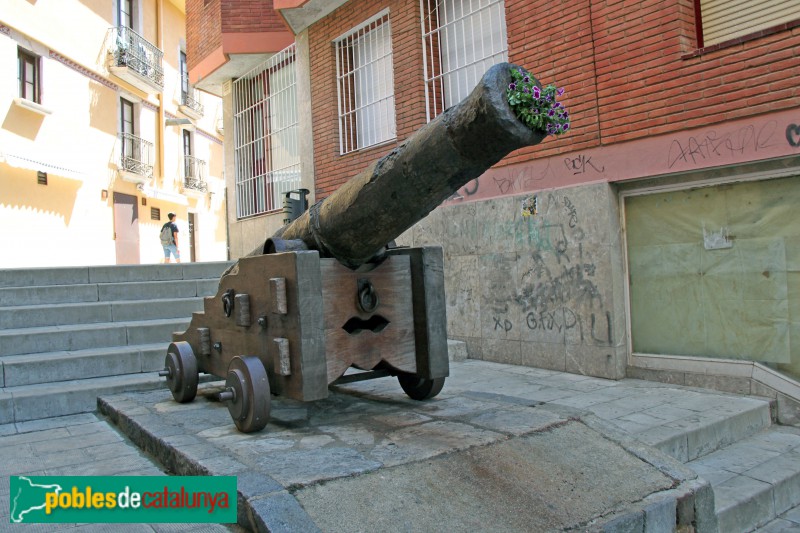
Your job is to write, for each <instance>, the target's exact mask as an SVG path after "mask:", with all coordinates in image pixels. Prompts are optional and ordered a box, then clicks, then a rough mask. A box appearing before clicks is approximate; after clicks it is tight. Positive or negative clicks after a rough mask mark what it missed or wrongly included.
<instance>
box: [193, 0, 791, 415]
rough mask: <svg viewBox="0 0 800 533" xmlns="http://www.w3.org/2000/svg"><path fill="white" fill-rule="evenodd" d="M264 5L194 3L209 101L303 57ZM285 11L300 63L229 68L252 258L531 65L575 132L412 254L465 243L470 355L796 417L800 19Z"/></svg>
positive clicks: (507, 1) (520, 10)
mask: <svg viewBox="0 0 800 533" xmlns="http://www.w3.org/2000/svg"><path fill="white" fill-rule="evenodd" d="M245 4H248V5H249V4H256V6H253V7H250V8H248V7H246V6H245ZM266 4H269V2H224V1H219V0H218V1H211V2H202V1H200V0H188V1H187V24H188V28H187V40H188V51H189V66H190V77H192V80H193V81H197V83H198V86H200V87H201V88H203V80H202V78H203V77H206V79H208V77H211V76H213V73H210V72H211V70H210V69H211V67H209V65H215V64H216V63H214V61H215V60H214V58H215V57H228V58H232V57H234V55H230V54H237V53H243V54H252V53H256V52H257V53H261V54H264V56H263V57H266V56H267V55H270V54H271V53H273V52H277V51H278V49H280V48H282V45H283V44H284V43H285V42H286V41H285V35H284V33H281V31H283V30H276V29H275V28H276V26H274V25H273V23H274V22H275V21H276V20H277V19H276V18H275V13H274V12H268V11H258V9H259V8H260V7H261V6H264V5H266ZM234 5H235V6H236V7H234ZM273 7H274V8H275V9H276V10H277V11H278V13H279V14H280V16H281V17H282V19H283V20H284V22H285V23H286V26H285V27H288V28H290V29H291V33H292V34H294V38H295V41H296V45H295V46H294V47H292V48H290V49H288V51H285V52H284V55H281V56H276V58H277V59H276V58H273V60H272V61H273V62H272V64H270V65H263V66H261V67H258V68H256V69H254V70H252V71H246V69H244V68H242V69H239V70H238V71H236V69H234V68H231V63H233V61H234V59H229V60H228V63H227V64H226V65H227V66H220V67H218V68H217V70H218V71H219V72H221V73H222V74H218V76H217V77H218V78H219V79H221V80H222V83H221V84H220V89H219V91H220V95H222V96H223V98H226V100H225V101H226V105H227V106H228V107H227V108H226V109H228V110H229V111H230V113H229V114H227V115H226V117H225V130H226V133H228V131H229V129H235V130H236V133H235V134H234V135H226V142H229V140H230V141H231V142H232V143H233V144H234V145H235V146H229V147H226V158H227V159H226V169H228V173H227V182H228V191H229V195H228V199H229V202H231V204H230V205H229V213H230V217H231V218H230V220H229V227H230V228H231V242H232V246H233V250H232V251H233V252H234V255H242V254H243V253H246V252H248V251H249V250H250V249H252V248H254V247H255V246H256V245H257V244H258V243H259V241H263V238H264V236H265V234H269V233H271V232H272V231H273V229H274V228H277V227H278V226H279V225H280V221H281V220H282V214H281V213H280V207H279V205H278V204H277V203H276V202H275V200H276V199H277V198H279V197H280V196H281V195H282V194H284V193H285V191H286V190H288V189H287V187H292V188H299V187H301V186H302V187H305V188H308V189H310V190H311V191H312V196H313V197H314V199H315V200H320V199H322V198H324V197H326V196H328V195H329V194H330V193H331V192H332V191H334V190H336V189H337V188H338V187H339V186H341V184H342V183H344V182H345V181H346V180H347V179H348V178H349V177H350V176H352V175H354V174H356V173H357V172H359V171H360V170H361V169H363V168H364V167H365V166H367V165H368V164H369V163H370V162H372V161H374V160H375V159H377V158H379V157H381V156H383V155H385V154H386V153H388V152H389V151H391V149H392V148H394V147H395V146H397V145H398V144H399V143H401V142H402V141H403V140H405V139H406V138H408V136H410V135H411V134H412V133H413V132H414V131H415V130H417V129H418V128H419V127H420V126H422V125H423V124H425V123H426V121H428V120H430V119H431V118H433V116H435V115H436V114H438V113H440V112H441V111H442V110H443V109H444V108H446V107H448V106H450V105H453V104H454V103H457V101H459V100H460V99H461V98H463V96H464V95H465V94H467V92H468V91H469V89H471V87H472V86H474V83H475V82H476V80H477V79H478V78H479V77H480V75H481V74H482V73H483V72H484V71H485V70H486V69H487V68H488V67H489V66H491V65H492V64H495V63H498V62H501V61H509V62H512V63H515V64H518V65H522V66H524V67H526V68H527V69H528V70H530V71H531V72H532V73H534V74H535V75H536V76H537V77H538V79H539V80H540V81H541V82H542V83H543V84H548V83H557V84H558V86H560V87H564V88H565V89H566V94H565V95H564V97H563V99H562V101H563V103H564V104H565V105H566V106H567V108H568V109H569V111H570V115H571V120H572V123H571V126H572V127H571V129H570V131H569V132H568V134H566V135H563V136H560V137H558V138H548V139H547V140H545V141H544V142H543V143H541V144H540V145H538V146H536V147H532V148H528V149H523V150H519V151H516V152H514V153H512V154H510V155H509V156H508V157H506V158H505V159H504V160H503V161H501V162H500V163H499V164H498V165H496V166H495V167H494V168H492V169H491V170H490V171H488V172H487V173H486V174H484V175H483V176H481V177H480V178H479V179H477V180H475V181H474V182H471V183H469V184H467V185H466V186H464V187H463V188H462V189H461V190H459V192H458V193H457V194H456V195H454V196H453V197H452V198H451V199H450V200H448V201H447V202H445V204H444V205H443V206H441V207H439V208H438V209H436V210H435V211H434V212H433V213H431V215H429V216H428V217H427V218H426V219H425V220H423V221H421V222H420V223H419V224H417V225H416V226H414V227H413V228H411V229H410V230H409V231H407V232H406V233H405V234H404V235H403V237H402V239H401V240H402V241H403V242H404V243H406V244H414V245H419V244H440V245H442V246H443V247H444V251H445V261H446V293H447V303H448V332H449V336H450V338H455V339H459V340H462V341H464V342H465V343H466V344H467V347H468V351H469V354H470V356H471V357H475V358H482V359H487V360H493V361H499V362H507V363H513V364H521V365H529V366H535V367H542V368H552V369H556V370H562V371H564V370H565V371H568V372H574V373H581V374H589V375H595V376H602V377H609V378H621V377H623V376H625V375H628V376H636V377H644V378H648V379H657V380H666V381H670V382H677V383H681V384H689V385H702V386H712V387H716V388H720V389H724V390H730V391H735V392H741V393H748V394H749V393H757V394H767V395H771V396H773V397H777V398H778V399H779V403H780V405H782V406H784V407H785V409H784V410H783V413H784V416H786V417H789V416H792V415H790V414H789V413H790V412H791V409H790V407H791V406H792V405H794V404H793V403H792V401H791V400H792V399H795V400H797V399H800V386H798V385H797V383H796V382H795V381H794V380H795V379H796V378H797V377H798V376H800V348H797V346H800V342H796V341H798V340H800V298H798V296H800V274H798V272H800V222H798V220H800V219H798V218H797V217H795V216H794V206H795V205H796V202H797V201H800V125H799V124H800V87H799V86H798V85H797V79H798V75H800V6H798V4H797V3H796V2H793V1H791V0H783V1H780V0H776V1H773V2H755V1H747V0H740V1H738V2H721V1H718V0H696V1H692V0H682V1H678V2H663V1H644V2H624V1H599V0H586V1H575V2H544V1H529V0H526V1H523V0H463V1H462V0H349V1H343V0H338V1H321V0H274V5H273ZM236 9H240V10H245V11H246V12H247V16H244V17H243V16H241V15H240V14H237V13H236ZM209 12H210V15H209V14H208V13H209ZM204 13H206V14H204ZM237 33H241V34H242V35H245V34H246V35H247V36H248V38H247V39H237V38H235V37H234V35H236V34H237ZM278 35H280V38H278V37H277V36H278ZM249 36H254V37H252V38H250V37H249ZM248 39H249V40H248ZM245 41H246V42H247V43H249V44H247V45H246V46H245V45H244V44H241V43H243V42H245ZM220 42H221V44H219V43H220ZM226 43H228V44H227V45H226ZM232 43H239V44H232ZM226 46H227V47H228V48H226ZM235 46H239V48H236V50H237V51H234V48H233V47H235ZM259 46H260V47H261V48H260V49H259V48H258V47H259ZM248 47H253V48H248ZM245 50H250V51H247V52H246V51H245ZM193 52H194V53H193ZM220 53H221V54H222V56H220ZM194 54H196V55H194ZM226 54H228V55H226ZM290 65H291V66H292V72H293V76H295V77H294V78H292V79H291V83H290V81H289V79H288V78H287V76H286V73H287V72H288V70H286V67H287V66H290ZM248 66H249V65H248ZM226 69H227V70H226ZM228 80H230V81H228ZM226 87H227V89H226ZM226 90H230V93H226ZM287 94H291V97H287V96H286V95H287ZM281 95H282V96H281ZM269 96H274V99H273V100H270V99H269ZM280 98H283V99H282V100H281V99H280ZM279 117H284V118H286V120H281V119H280V118H279ZM288 127H291V128H294V130H293V131H294V132H296V133H293V134H292V135H293V136H291V137H290V136H288V134H286V133H285V131H286V128H288ZM270 132H272V133H270ZM236 139H238V141H237V140H236ZM237 143H238V144H237ZM523 202H526V205H536V207H537V209H536V212H535V213H533V214H532V215H530V216H528V213H527V212H526V213H523V210H522V208H521V206H522V204H523Z"/></svg>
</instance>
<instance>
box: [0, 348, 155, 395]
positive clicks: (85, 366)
mask: <svg viewBox="0 0 800 533" xmlns="http://www.w3.org/2000/svg"><path fill="white" fill-rule="evenodd" d="M167 346H169V343H168V341H167V342H160V343H153V344H140V345H134V346H114V347H106V348H89V349H85V350H76V351H60V352H50V353H37V354H26V355H8V356H5V357H0V387H22V386H25V385H36V384H39V383H53V382H58V381H69V380H76V379H88V378H97V377H105V376H116V375H122V374H136V373H140V372H155V371H158V370H161V369H162V368H163V367H164V357H165V354H166V352H167Z"/></svg>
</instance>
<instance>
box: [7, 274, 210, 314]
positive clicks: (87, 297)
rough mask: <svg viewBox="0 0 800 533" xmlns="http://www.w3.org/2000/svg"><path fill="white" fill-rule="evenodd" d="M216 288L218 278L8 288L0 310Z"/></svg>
mask: <svg viewBox="0 0 800 533" xmlns="http://www.w3.org/2000/svg"><path fill="white" fill-rule="evenodd" d="M218 286H219V279H191V280H175V281H134V282H124V283H96V284H88V285H46V286H40V287H9V288H4V289H0V307H20V306H32V305H48V304H65V303H85V302H113V301H124V300H147V299H165V298H195V297H199V296H210V295H213V294H216V292H217V288H218Z"/></svg>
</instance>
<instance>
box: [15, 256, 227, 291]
mask: <svg viewBox="0 0 800 533" xmlns="http://www.w3.org/2000/svg"><path fill="white" fill-rule="evenodd" d="M233 264H234V263H233V262H232V261H215V262H209V263H180V264H168V265H111V266H88V267H87V266H82V267H59V268H19V269H5V270H0V287H33V286H43V285H82V284H94V283H119V282H131V281H168V280H187V279H200V278H204V279H219V277H220V276H221V275H222V273H223V272H224V271H225V270H226V269H227V268H228V267H229V266H231V265H233Z"/></svg>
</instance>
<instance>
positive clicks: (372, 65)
mask: <svg viewBox="0 0 800 533" xmlns="http://www.w3.org/2000/svg"><path fill="white" fill-rule="evenodd" d="M335 45H336V77H337V91H338V97H339V151H340V153H342V154H346V153H349V152H352V151H354V150H359V149H361V148H366V147H368V146H373V145H376V144H379V143H382V142H384V141H388V140H390V139H394V138H395V137H396V136H397V128H396V125H395V115H394V73H393V71H392V68H393V63H392V32H391V28H390V26H389V13H388V11H384V12H382V13H379V14H378V15H377V16H375V17H373V18H372V19H370V20H368V21H367V22H365V23H364V24H362V25H361V26H359V27H358V28H356V29H354V30H352V31H350V32H348V34H347V35H345V36H343V37H340V38H339V39H337V40H336V41H335Z"/></svg>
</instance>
